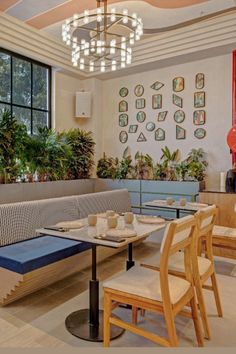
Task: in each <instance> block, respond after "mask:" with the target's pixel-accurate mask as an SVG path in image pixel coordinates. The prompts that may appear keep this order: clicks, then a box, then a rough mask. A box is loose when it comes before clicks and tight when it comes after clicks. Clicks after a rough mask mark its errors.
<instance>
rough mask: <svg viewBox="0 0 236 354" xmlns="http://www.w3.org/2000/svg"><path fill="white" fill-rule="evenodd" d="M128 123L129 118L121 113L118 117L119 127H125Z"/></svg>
mask: <svg viewBox="0 0 236 354" xmlns="http://www.w3.org/2000/svg"><path fill="white" fill-rule="evenodd" d="M128 122H129V117H128V114H126V113H122V114H120V115H119V126H120V127H126V126H127V125H128Z"/></svg>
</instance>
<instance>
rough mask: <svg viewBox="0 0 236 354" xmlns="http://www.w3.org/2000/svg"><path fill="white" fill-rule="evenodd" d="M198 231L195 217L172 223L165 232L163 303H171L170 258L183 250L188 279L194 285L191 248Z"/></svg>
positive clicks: (161, 264) (162, 283)
mask: <svg viewBox="0 0 236 354" xmlns="http://www.w3.org/2000/svg"><path fill="white" fill-rule="evenodd" d="M196 230H197V221H196V218H195V217H194V216H193V215H188V216H186V217H184V218H181V219H178V220H174V221H172V222H171V223H170V224H169V225H168V226H167V227H166V230H165V234H164V237H163V240H162V244H161V249H160V252H161V259H160V282H161V292H162V294H165V296H163V302H164V301H166V302H167V303H169V302H170V292H169V284H168V262H169V257H170V256H171V255H173V254H174V253H177V252H179V251H180V250H182V251H183V252H184V264H185V274H186V279H187V280H188V281H189V282H190V283H192V281H193V278H192V272H191V248H192V243H193V239H194V237H195V233H196ZM164 299H165V300H164Z"/></svg>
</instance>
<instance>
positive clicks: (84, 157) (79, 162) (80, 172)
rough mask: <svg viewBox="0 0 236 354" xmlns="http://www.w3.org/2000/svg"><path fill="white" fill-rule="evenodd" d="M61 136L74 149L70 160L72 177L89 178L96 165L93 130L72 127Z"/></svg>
mask: <svg viewBox="0 0 236 354" xmlns="http://www.w3.org/2000/svg"><path fill="white" fill-rule="evenodd" d="M61 136H63V137H64V138H65V141H66V142H67V144H68V145H69V146H70V148H71V150H72V157H71V159H70V162H69V175H70V178H73V179H77V178H89V177H90V175H91V169H92V166H93V165H94V161H93V156H94V147H95V142H94V140H93V137H92V133H91V132H87V131H84V130H81V129H71V130H69V131H68V132H67V133H63V134H62V135H61Z"/></svg>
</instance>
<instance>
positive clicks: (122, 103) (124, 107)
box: [119, 100, 128, 112]
mask: <svg viewBox="0 0 236 354" xmlns="http://www.w3.org/2000/svg"><path fill="white" fill-rule="evenodd" d="M127 111H128V102H126V101H124V100H123V101H120V102H119V112H127Z"/></svg>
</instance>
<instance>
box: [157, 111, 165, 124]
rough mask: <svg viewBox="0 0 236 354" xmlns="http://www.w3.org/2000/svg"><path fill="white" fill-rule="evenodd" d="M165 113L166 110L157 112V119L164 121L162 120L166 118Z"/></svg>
mask: <svg viewBox="0 0 236 354" xmlns="http://www.w3.org/2000/svg"><path fill="white" fill-rule="evenodd" d="M167 113H168V111H163V112H159V113H158V116H157V121H158V122H164V120H165V119H166V116H167Z"/></svg>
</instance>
